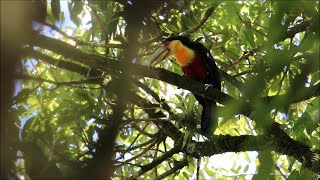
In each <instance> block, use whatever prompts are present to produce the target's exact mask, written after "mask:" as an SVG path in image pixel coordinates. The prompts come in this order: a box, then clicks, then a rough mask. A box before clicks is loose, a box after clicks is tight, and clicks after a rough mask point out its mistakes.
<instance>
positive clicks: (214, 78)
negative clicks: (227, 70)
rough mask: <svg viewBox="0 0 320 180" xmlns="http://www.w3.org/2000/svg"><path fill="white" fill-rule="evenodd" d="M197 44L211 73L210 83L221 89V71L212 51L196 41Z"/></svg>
mask: <svg viewBox="0 0 320 180" xmlns="http://www.w3.org/2000/svg"><path fill="white" fill-rule="evenodd" d="M196 46H197V49H198V50H199V52H200V55H201V60H202V62H203V64H205V66H206V68H207V70H208V73H209V74H208V75H209V80H208V81H209V82H208V83H209V84H212V85H213V87H214V88H216V89H219V90H221V80H220V73H219V70H218V67H217V65H216V63H215V61H214V59H213V57H212V55H211V53H210V51H209V50H208V49H207V48H206V47H204V46H203V45H202V44H201V43H196Z"/></svg>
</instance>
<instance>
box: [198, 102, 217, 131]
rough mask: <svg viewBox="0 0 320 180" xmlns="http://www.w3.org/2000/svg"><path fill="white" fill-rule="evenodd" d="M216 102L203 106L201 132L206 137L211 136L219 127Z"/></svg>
mask: <svg viewBox="0 0 320 180" xmlns="http://www.w3.org/2000/svg"><path fill="white" fill-rule="evenodd" d="M216 111H217V104H216V102H209V103H207V104H206V105H203V109H202V114H201V132H202V134H203V135H205V136H210V135H212V134H213V132H214V131H215V130H216V128H217V126H218V117H217V113H216Z"/></svg>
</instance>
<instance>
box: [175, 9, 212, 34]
mask: <svg viewBox="0 0 320 180" xmlns="http://www.w3.org/2000/svg"><path fill="white" fill-rule="evenodd" d="M213 11H214V7H213V6H211V7H210V8H209V9H207V11H206V12H205V15H204V17H203V18H202V19H201V21H200V22H199V24H197V25H196V26H195V27H193V28H191V29H188V30H186V31H184V32H182V33H180V34H179V35H180V36H186V35H188V34H191V33H193V32H196V31H197V30H198V29H200V28H201V26H203V25H204V23H205V22H206V21H207V20H208V19H209V17H210V16H211V14H212V13H213Z"/></svg>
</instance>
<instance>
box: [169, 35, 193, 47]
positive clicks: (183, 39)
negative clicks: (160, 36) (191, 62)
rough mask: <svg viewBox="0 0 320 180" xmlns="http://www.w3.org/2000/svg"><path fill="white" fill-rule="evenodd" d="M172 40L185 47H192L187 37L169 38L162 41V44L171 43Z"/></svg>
mask: <svg viewBox="0 0 320 180" xmlns="http://www.w3.org/2000/svg"><path fill="white" fill-rule="evenodd" d="M174 40H179V41H181V43H182V44H183V45H185V46H187V47H192V44H193V42H192V41H191V40H190V39H189V38H188V37H185V36H170V37H169V38H167V39H166V40H165V41H164V43H166V42H171V41H174Z"/></svg>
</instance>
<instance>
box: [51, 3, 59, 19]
mask: <svg viewBox="0 0 320 180" xmlns="http://www.w3.org/2000/svg"><path fill="white" fill-rule="evenodd" d="M51 10H52V14H53V16H54V17H55V19H56V20H59V19H60V0H51Z"/></svg>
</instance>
